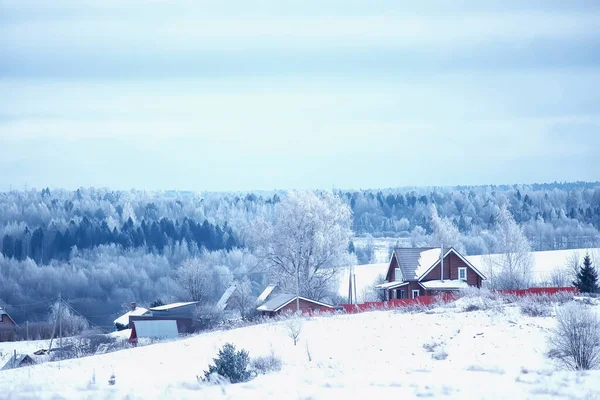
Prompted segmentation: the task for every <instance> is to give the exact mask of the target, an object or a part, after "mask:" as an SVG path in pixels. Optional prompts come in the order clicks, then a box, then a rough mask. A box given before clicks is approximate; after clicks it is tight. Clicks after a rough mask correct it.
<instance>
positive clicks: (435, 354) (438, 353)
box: [431, 347, 448, 360]
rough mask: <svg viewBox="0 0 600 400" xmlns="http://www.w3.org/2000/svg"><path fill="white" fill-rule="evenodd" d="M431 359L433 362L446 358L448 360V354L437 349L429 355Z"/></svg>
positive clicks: (441, 349)
mask: <svg viewBox="0 0 600 400" xmlns="http://www.w3.org/2000/svg"><path fill="white" fill-rule="evenodd" d="M431 358H433V359H434V360H445V359H446V358H448V353H446V350H444V349H443V348H441V347H438V348H437V349H436V350H435V351H434V352H433V354H432V355H431Z"/></svg>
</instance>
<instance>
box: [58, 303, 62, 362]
mask: <svg viewBox="0 0 600 400" xmlns="http://www.w3.org/2000/svg"><path fill="white" fill-rule="evenodd" d="M58 335H59V336H58V345H59V346H60V349H61V352H62V297H61V295H60V294H59V295H58Z"/></svg>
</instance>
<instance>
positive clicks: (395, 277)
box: [394, 268, 402, 282]
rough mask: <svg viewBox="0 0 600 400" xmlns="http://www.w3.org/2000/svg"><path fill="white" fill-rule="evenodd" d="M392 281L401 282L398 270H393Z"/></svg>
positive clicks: (400, 274) (400, 273)
mask: <svg viewBox="0 0 600 400" xmlns="http://www.w3.org/2000/svg"><path fill="white" fill-rule="evenodd" d="M394 281H395V282H401V281H402V272H400V268H396V269H395V270H394Z"/></svg>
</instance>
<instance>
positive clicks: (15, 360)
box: [2, 353, 37, 371]
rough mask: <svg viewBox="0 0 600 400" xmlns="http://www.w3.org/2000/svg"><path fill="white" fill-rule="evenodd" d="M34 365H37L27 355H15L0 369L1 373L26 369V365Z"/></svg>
mask: <svg viewBox="0 0 600 400" xmlns="http://www.w3.org/2000/svg"><path fill="white" fill-rule="evenodd" d="M35 364H37V363H36V362H35V360H34V359H33V358H31V357H30V356H28V355H27V354H17V353H15V355H14V356H12V357H11V358H10V359H9V360H8V361H7V362H6V364H4V367H2V371H4V370H7V369H13V368H21V367H26V366H28V365H35Z"/></svg>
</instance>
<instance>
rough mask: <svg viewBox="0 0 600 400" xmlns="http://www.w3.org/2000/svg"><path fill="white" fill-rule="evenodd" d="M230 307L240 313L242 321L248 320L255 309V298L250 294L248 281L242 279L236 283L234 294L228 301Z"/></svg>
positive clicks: (250, 286) (250, 289)
mask: <svg viewBox="0 0 600 400" xmlns="http://www.w3.org/2000/svg"><path fill="white" fill-rule="evenodd" d="M229 303H230V304H231V307H232V308H233V309H235V310H237V311H238V312H239V313H240V316H241V317H242V318H243V319H248V318H249V317H250V316H251V314H252V312H253V311H254V310H255V307H256V296H254V295H253V293H252V284H251V282H250V280H248V279H244V280H242V281H240V282H237V283H236V289H235V292H233V294H232V295H231V299H230V300H229Z"/></svg>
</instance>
